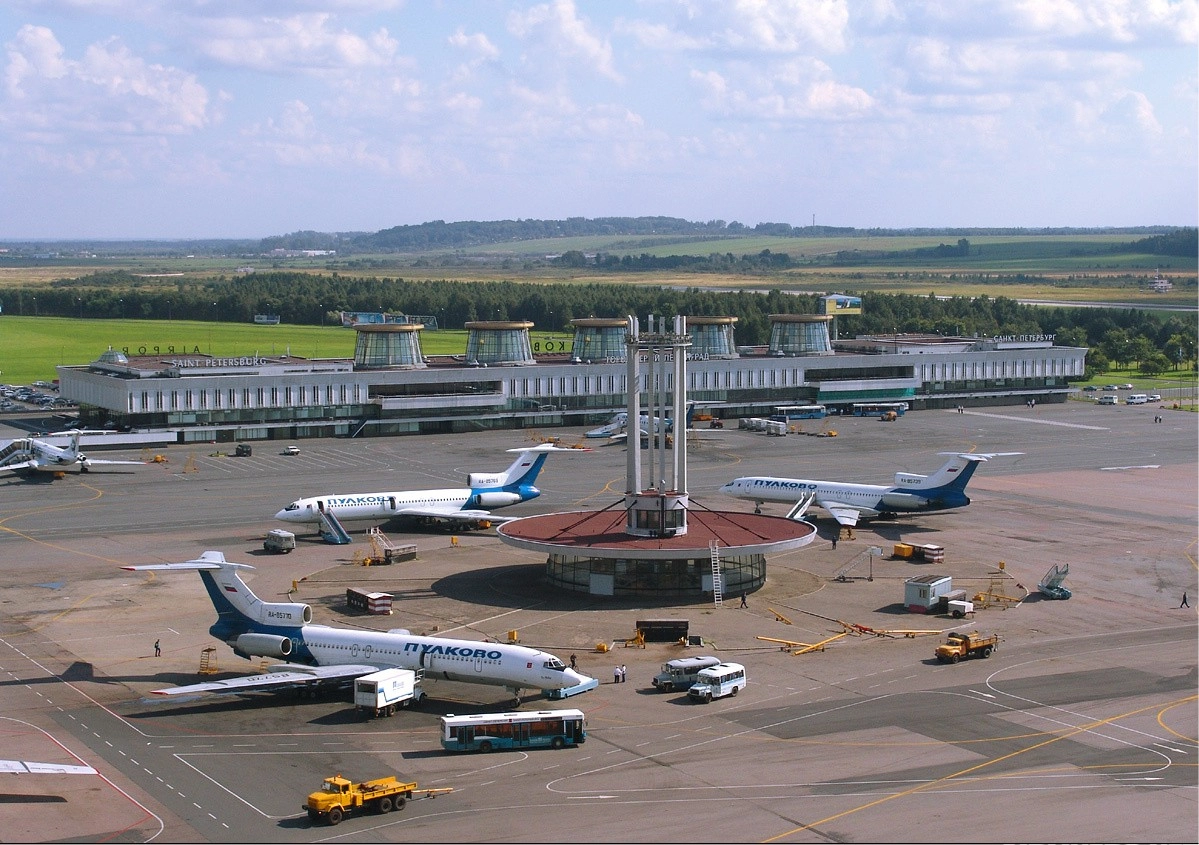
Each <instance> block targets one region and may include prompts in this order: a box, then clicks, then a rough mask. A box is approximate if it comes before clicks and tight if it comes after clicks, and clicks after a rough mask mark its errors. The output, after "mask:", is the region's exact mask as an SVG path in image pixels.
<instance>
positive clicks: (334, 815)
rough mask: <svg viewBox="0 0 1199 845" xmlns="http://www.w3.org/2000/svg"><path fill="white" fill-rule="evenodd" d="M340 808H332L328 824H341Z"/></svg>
mask: <svg viewBox="0 0 1199 845" xmlns="http://www.w3.org/2000/svg"><path fill="white" fill-rule="evenodd" d="M341 815H342V813H341V807H334V808H333V809H332V810H330V811H329V824H341Z"/></svg>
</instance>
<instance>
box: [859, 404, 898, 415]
mask: <svg viewBox="0 0 1199 845" xmlns="http://www.w3.org/2000/svg"><path fill="white" fill-rule="evenodd" d="M907 410H908V403H907V402H854V403H853V415H854V416H855V417H881V416H882V415H883V414H885V413H887V412H888V411H894V412H895V415H896V416H898V417H902V416H903V415H904V413H905V412H906V411H907Z"/></svg>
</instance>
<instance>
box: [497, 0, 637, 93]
mask: <svg viewBox="0 0 1199 845" xmlns="http://www.w3.org/2000/svg"><path fill="white" fill-rule="evenodd" d="M508 30H509V31H510V32H511V33H512V34H513V35H516V36H517V37H519V38H523V39H525V40H526V41H527V42H528V43H529V46H530V48H531V49H534V50H537V51H538V52H540V51H545V52H549V53H552V54H556V55H558V56H560V57H563V58H568V59H575V58H577V59H581V60H582V61H583V62H584V63H585V65H586V66H587V67H589V68H590V69H591V70H593V71H595V72H596V73H599V74H600V75H602V76H606V77H608V78H609V79H613V80H616V81H620V79H621V75H620V74H619V73H618V72H617V71H616V68H615V67H614V65H613V62H612V47H611V45H610V44H609V43H608V42H607V41H604V40H603V39H601V38H599V37H598V36H596V35H593V34H592V33H591V30H590V28H589V25H588V22H587V21H586V20H584V19H582V18H580V17H579V16H578V14H577V13H576V9H575V4H574V2H573V0H553V2H552V3H546V4H542V5H538V6H532V7H530V8H529V9H527V10H525V11H524V12H512V13H511V14H509V16H508Z"/></svg>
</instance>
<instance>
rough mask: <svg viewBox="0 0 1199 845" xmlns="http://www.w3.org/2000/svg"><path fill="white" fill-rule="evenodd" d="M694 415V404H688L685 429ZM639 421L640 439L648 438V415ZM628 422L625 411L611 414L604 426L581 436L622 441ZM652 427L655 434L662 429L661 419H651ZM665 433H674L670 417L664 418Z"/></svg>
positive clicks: (688, 426) (625, 435) (626, 433)
mask: <svg viewBox="0 0 1199 845" xmlns="http://www.w3.org/2000/svg"><path fill="white" fill-rule="evenodd" d="M694 415H695V403H694V402H692V403H691V404H689V405H688V406H687V417H686V420H687V422H686V427H687V428H691V420H692V417H694ZM639 419H640V422H641V424H640V428H641V436H642V438H646V437H649V428H650V417H649V414H642V415H641V416H640V418H639ZM628 421H629V415H628V413H627V412H626V411H620V412H619V413H616V414H613V415H612V419H610V420H608V422H607V423H605V424H604V425H601V426H600V427H599V428H593V429H591V430H590V431H588V432H586V433H585V434H584V435H583V436H584V437H588V438H592V439H598V438H601V437H606V438H608V439H609V440H624V439H625V438H626V437H627V436H628V432H627V431H625V429H626V428H627V423H628ZM653 426H654V431H655V432H656V431H659V430H660V429H661V428H662V419H661V417H654V418H653ZM666 431H667V432H672V431H674V420H673V419H671V418H670V417H667V418H666Z"/></svg>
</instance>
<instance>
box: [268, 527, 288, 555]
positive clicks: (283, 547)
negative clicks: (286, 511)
mask: <svg viewBox="0 0 1199 845" xmlns="http://www.w3.org/2000/svg"><path fill="white" fill-rule="evenodd" d="M295 547H296V535H295V534H292V533H291V532H290V531H284V530H283V529H282V528H272V529H271V530H270V531H268V532H266V539H265V540H263V541H262V548H263V550H264V551H268V552H274V553H275V554H280V555H285V554H287V553H288V552H290V551H291V550H292V549H294V548H295Z"/></svg>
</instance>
